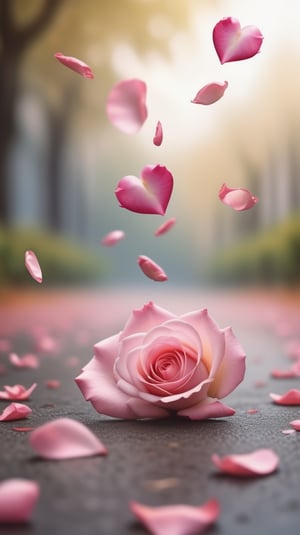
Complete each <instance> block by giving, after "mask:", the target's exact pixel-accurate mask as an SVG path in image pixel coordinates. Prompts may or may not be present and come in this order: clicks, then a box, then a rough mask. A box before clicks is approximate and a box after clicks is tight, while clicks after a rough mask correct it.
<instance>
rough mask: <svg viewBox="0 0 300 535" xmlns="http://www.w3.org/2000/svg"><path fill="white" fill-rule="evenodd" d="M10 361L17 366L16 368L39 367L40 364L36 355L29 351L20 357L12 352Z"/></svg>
mask: <svg viewBox="0 0 300 535" xmlns="http://www.w3.org/2000/svg"><path fill="white" fill-rule="evenodd" d="M8 358H9V362H10V363H11V364H13V366H16V368H33V369H35V368H38V367H39V365H40V361H39V359H38V357H37V356H36V355H32V354H31V353H28V355H23V356H22V357H19V355H17V354H16V353H10V354H9V356H8Z"/></svg>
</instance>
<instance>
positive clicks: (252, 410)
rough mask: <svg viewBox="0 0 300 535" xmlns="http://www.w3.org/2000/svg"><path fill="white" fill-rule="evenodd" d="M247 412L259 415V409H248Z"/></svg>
mask: <svg viewBox="0 0 300 535" xmlns="http://www.w3.org/2000/svg"><path fill="white" fill-rule="evenodd" d="M246 412H247V414H257V413H258V409H248V410H247V411H246Z"/></svg>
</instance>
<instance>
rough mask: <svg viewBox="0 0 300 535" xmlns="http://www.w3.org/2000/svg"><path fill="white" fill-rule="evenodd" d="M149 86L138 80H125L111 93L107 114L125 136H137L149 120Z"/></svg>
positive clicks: (108, 99) (107, 104)
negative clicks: (147, 96)
mask: <svg viewBox="0 0 300 535" xmlns="http://www.w3.org/2000/svg"><path fill="white" fill-rule="evenodd" d="M146 94H147V86H146V84H145V82H143V81H142V80H138V79H135V78H133V79H131V80H123V81H121V82H119V83H118V84H116V85H115V86H114V87H113V88H112V89H111V91H110V93H109V95H108V98H107V103H106V112H107V115H108V118H109V120H110V122H111V123H112V124H113V125H114V126H115V127H116V128H118V129H119V130H121V131H122V132H124V133H125V134H135V133H137V132H138V131H139V130H140V129H141V128H142V126H143V124H144V122H145V121H146V119H147V116H148V111H147V107H146Z"/></svg>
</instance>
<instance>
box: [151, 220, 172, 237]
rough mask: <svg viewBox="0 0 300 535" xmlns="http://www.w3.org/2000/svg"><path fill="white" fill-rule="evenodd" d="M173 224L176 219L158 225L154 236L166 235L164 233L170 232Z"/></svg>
mask: <svg viewBox="0 0 300 535" xmlns="http://www.w3.org/2000/svg"><path fill="white" fill-rule="evenodd" d="M175 223H176V218H175V217H171V218H170V219H168V220H167V221H165V222H164V223H163V224H162V225H160V227H158V229H156V231H155V232H154V236H162V234H166V232H169V230H171V228H172V227H174V225H175Z"/></svg>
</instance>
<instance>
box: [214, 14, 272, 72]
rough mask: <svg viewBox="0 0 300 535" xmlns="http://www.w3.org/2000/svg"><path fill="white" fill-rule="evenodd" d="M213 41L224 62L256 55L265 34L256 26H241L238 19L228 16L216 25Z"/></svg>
mask: <svg viewBox="0 0 300 535" xmlns="http://www.w3.org/2000/svg"><path fill="white" fill-rule="evenodd" d="M213 42H214V46H215V49H216V52H217V54H218V57H219V60H220V62H221V63H222V64H223V63H226V62H229V61H240V60H243V59H248V58H251V57H253V56H255V55H256V54H257V53H258V52H259V50H260V47H261V45H262V42H263V36H262V34H261V32H260V30H259V29H258V28H257V27H256V26H245V27H244V28H241V25H240V23H239V21H238V20H237V19H235V18H233V17H226V18H223V19H222V20H220V21H219V22H218V23H217V24H216V25H215V27H214V29H213Z"/></svg>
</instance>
